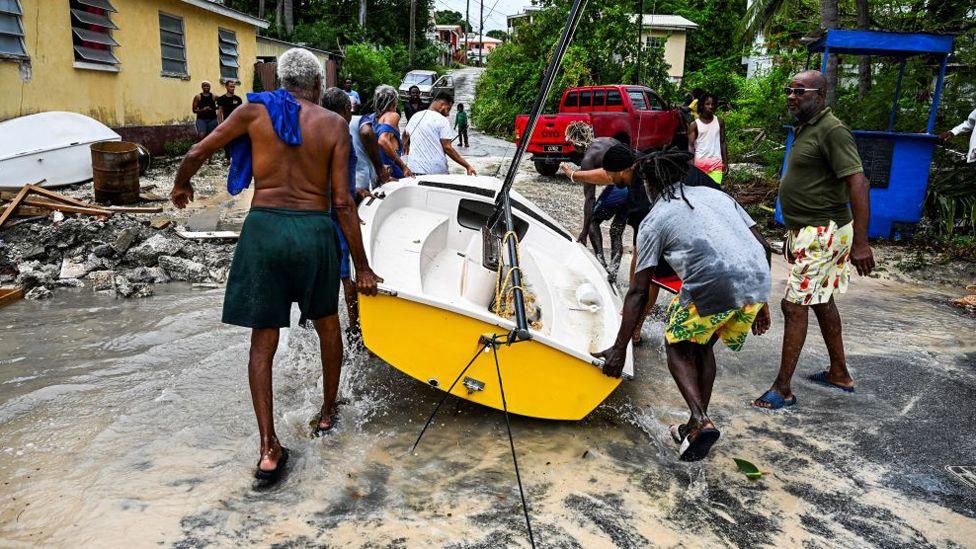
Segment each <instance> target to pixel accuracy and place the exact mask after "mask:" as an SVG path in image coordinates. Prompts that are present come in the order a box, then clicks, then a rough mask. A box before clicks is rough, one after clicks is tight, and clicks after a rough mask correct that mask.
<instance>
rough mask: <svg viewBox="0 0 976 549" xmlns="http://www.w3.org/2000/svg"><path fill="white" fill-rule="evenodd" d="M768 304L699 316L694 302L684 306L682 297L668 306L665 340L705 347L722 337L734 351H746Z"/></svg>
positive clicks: (676, 297) (726, 344) (675, 297)
mask: <svg viewBox="0 0 976 549" xmlns="http://www.w3.org/2000/svg"><path fill="white" fill-rule="evenodd" d="M764 305H765V303H752V304H749V305H745V306H743V307H739V308H738V309H732V310H730V311H725V312H721V313H716V314H714V315H707V316H699V315H698V309H697V308H695V304H694V303H689V304H688V305H687V306H682V305H681V302H680V301H679V300H678V296H674V299H672V300H671V304H670V305H668V313H667V316H668V325H667V327H665V328H664V339H665V340H667V342H668V343H678V342H679V341H690V342H692V343H698V344H700V345H704V344H706V343H708V342H709V341H710V340H711V339H712V336H714V335H716V334H717V335H718V337H720V338H722V341H723V342H724V343H725V346H726V347H728V348H729V349H732V350H733V351H738V350H740V349H742V346H743V345H744V344H745V342H746V337H747V336H748V335H749V330H750V329H751V328H752V323H753V322H755V321H756V315H758V314H759V310H760V309H762V308H763V306H764Z"/></svg>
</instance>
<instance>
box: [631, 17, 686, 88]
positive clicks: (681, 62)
mask: <svg viewBox="0 0 976 549" xmlns="http://www.w3.org/2000/svg"><path fill="white" fill-rule="evenodd" d="M649 36H650V37H664V38H667V41H666V42H665V43H664V62H665V63H667V64H668V65H670V66H671V68H670V69H668V76H670V77H671V78H674V79H677V80H680V79H681V78H683V77H684V75H685V45H686V39H687V35H686V33H685V31H683V30H661V29H646V28H645V29H644V31H643V32H642V34H641V43H643V44H646V43H647V38H648V37H649Z"/></svg>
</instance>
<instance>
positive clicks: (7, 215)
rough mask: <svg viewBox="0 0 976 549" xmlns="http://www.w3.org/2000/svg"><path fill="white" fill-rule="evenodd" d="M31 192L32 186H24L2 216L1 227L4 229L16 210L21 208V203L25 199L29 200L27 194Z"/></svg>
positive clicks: (0, 216)
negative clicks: (4, 225)
mask: <svg viewBox="0 0 976 549" xmlns="http://www.w3.org/2000/svg"><path fill="white" fill-rule="evenodd" d="M30 191H31V189H30V185H24V186H23V187H22V188H21V189H20V192H19V193H17V196H15V197H14V199H13V200H12V201H11V202H10V204H8V205H7V208H6V209H5V210H3V213H2V214H0V227H3V224H4V223H6V222H7V219H9V218H10V216H12V215H13V214H14V210H16V209H17V207H18V206H20V203H21V202H23V201H24V199H25V198H27V194H28V193H29V192H30Z"/></svg>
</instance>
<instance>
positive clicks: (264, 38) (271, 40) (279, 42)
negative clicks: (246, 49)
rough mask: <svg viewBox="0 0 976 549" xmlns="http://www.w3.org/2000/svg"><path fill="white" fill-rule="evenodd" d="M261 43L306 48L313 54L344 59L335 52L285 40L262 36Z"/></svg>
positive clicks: (260, 37)
mask: <svg viewBox="0 0 976 549" xmlns="http://www.w3.org/2000/svg"><path fill="white" fill-rule="evenodd" d="M260 41H265V42H274V43H276V44H281V45H283V46H291V47H293V48H304V49H306V50H308V51H310V52H313V53H321V54H324V55H328V56H332V57H342V54H341V53H336V52H334V51H329V50H320V49H318V48H313V47H311V46H306V45H304V44H296V43H294V42H286V41H284V40H278V39H277V38H271V37H270V36H261V35H258V42H260Z"/></svg>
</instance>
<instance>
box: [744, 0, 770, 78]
mask: <svg viewBox="0 0 976 549" xmlns="http://www.w3.org/2000/svg"><path fill="white" fill-rule="evenodd" d="M752 1H753V0H746V9H749V8H750V7H752ZM742 64H743V65H745V66H746V78H752V77H754V76H762V75H763V74H765V73H766V72H769V69H771V68H773V56H772V55H769V52H768V51H767V50H766V38H765V37H764V36H763V33H762V31H759V33H758V34H756V38H754V39H753V41H752V48H751V51H750V52H749V55H747V56H745V57H743V58H742Z"/></svg>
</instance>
